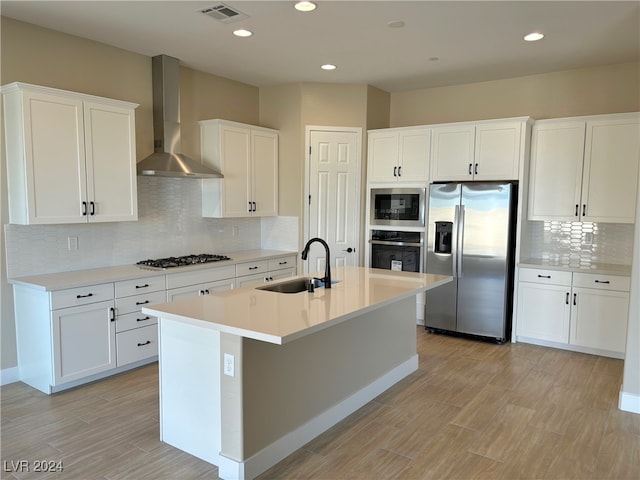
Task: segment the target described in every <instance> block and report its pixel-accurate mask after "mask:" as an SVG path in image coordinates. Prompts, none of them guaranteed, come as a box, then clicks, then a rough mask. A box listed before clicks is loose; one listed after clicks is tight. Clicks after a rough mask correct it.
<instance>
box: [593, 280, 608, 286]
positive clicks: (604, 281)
mask: <svg viewBox="0 0 640 480" xmlns="http://www.w3.org/2000/svg"><path fill="white" fill-rule="evenodd" d="M596 283H604V284H607V285H608V284H610V283H611V282H610V281H609V280H596Z"/></svg>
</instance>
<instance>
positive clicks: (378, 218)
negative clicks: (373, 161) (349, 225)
mask: <svg viewBox="0 0 640 480" xmlns="http://www.w3.org/2000/svg"><path fill="white" fill-rule="evenodd" d="M425 195H426V188H372V189H371V199H370V200H371V203H370V205H371V212H370V218H369V223H370V224H371V225H392V226H397V227H424V211H425Z"/></svg>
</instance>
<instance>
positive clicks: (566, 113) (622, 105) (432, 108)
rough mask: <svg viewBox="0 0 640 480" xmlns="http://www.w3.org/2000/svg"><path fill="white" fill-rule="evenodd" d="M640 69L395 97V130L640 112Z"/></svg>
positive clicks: (474, 85) (585, 71) (520, 79)
mask: <svg viewBox="0 0 640 480" xmlns="http://www.w3.org/2000/svg"><path fill="white" fill-rule="evenodd" d="M639 85H640V64H638V63H625V64H619V65H610V66H603V67H596V68H586V69H579V70H568V71H562V72H554V73H545V74H541V75H530V76H527V77H518V78H511V79H506V80H496V81H492V82H482V83H472V84H467V85H456V86H451V87H439V88H427V89H423V90H413V91H409V92H399V93H392V94H391V115H390V117H391V121H390V125H391V126H392V127H402V126H408V125H424V124H430V123H447V122H459V121H467V120H485V119H490V118H506V117H520V116H530V117H532V118H534V119H537V120H542V119H544V118H556V117H571V116H578V115H596V114H601V113H620V112H633V111H638V110H640V87H639Z"/></svg>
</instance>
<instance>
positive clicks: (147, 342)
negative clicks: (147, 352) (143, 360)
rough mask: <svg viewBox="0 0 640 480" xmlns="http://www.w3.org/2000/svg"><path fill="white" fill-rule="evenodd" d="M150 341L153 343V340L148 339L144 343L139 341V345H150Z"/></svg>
mask: <svg viewBox="0 0 640 480" xmlns="http://www.w3.org/2000/svg"><path fill="white" fill-rule="evenodd" d="M150 343H151V340H147V341H146V342H144V343H138V346H139V347H144V346H145V345H149V344H150Z"/></svg>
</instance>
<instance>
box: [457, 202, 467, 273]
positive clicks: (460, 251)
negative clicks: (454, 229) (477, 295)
mask: <svg viewBox="0 0 640 480" xmlns="http://www.w3.org/2000/svg"><path fill="white" fill-rule="evenodd" d="M458 211H459V213H458V235H457V242H458V246H457V248H456V250H457V251H458V265H457V270H458V277H462V275H463V273H462V257H463V256H464V213H465V212H464V205H460V207H459V210H458Z"/></svg>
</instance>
